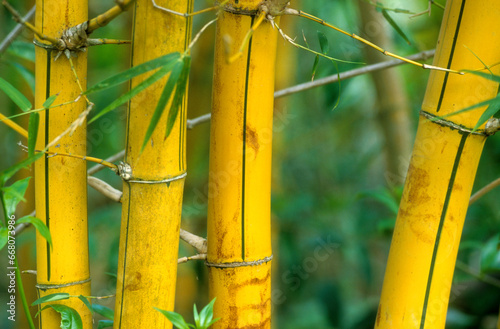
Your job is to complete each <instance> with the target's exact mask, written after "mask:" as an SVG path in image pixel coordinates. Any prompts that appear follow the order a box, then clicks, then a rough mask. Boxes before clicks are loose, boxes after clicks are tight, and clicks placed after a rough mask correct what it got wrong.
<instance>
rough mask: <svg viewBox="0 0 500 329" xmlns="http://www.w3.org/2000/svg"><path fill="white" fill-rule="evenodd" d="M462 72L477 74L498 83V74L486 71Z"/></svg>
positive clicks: (499, 78) (499, 80) (499, 76)
mask: <svg viewBox="0 0 500 329" xmlns="http://www.w3.org/2000/svg"><path fill="white" fill-rule="evenodd" d="M479 60H480V59H479ZM464 72H468V73H472V74H475V75H479V76H480V77H483V78H485V79H488V80H491V81H495V82H498V83H500V75H494V74H491V73H486V72H477V71H468V70H465V71H464Z"/></svg>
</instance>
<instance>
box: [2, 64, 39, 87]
mask: <svg viewBox="0 0 500 329" xmlns="http://www.w3.org/2000/svg"><path fill="white" fill-rule="evenodd" d="M5 63H6V64H8V65H10V66H12V67H13V68H14V69H15V70H17V72H19V75H20V76H22V77H23V79H24V81H26V83H27V84H28V85H29V86H30V88H31V91H32V92H33V94H34V93H35V74H34V73H33V72H31V71H30V70H28V69H27V68H26V67H24V66H23V65H21V64H19V63H16V62H5Z"/></svg>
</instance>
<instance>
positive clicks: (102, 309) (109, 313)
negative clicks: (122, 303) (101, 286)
mask: <svg viewBox="0 0 500 329" xmlns="http://www.w3.org/2000/svg"><path fill="white" fill-rule="evenodd" d="M92 310H94V312H96V313H97V314H100V315H102V316H103V317H105V318H106V319H110V320H113V318H114V316H115V312H114V311H113V310H112V309H110V308H109V307H106V306H103V305H99V304H92Z"/></svg>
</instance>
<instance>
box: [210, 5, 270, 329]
mask: <svg viewBox="0 0 500 329" xmlns="http://www.w3.org/2000/svg"><path fill="white" fill-rule="evenodd" d="M260 2H261V1H260V0H253V1H251V0H249V1H239V2H238V1H234V0H232V1H229V2H228V6H230V7H231V8H232V12H231V13H230V12H226V11H224V10H223V11H221V13H220V14H219V21H218V23H217V32H216V44H215V46H216V50H215V69H214V84H213V85H214V90H213V104H212V122H211V133H210V173H209V185H208V187H209V191H208V197H209V200H208V255H207V265H208V266H209V291H210V293H209V294H210V299H212V298H217V300H216V302H215V306H214V316H215V317H220V318H221V320H220V321H219V322H217V323H216V324H215V325H214V326H213V327H214V329H221V328H225V329H226V328H227V329H229V328H230V329H238V328H271V258H272V250H271V227H270V217H271V209H270V196H271V148H272V147H271V146H272V122H273V91H274V72H275V60H276V59H275V58H276V45H277V31H276V29H273V28H272V26H271V24H270V23H269V22H267V21H264V22H263V23H262V24H261V25H260V26H259V27H258V28H257V29H256V31H255V33H254V34H253V36H252V38H251V39H250V41H249V43H248V45H247V46H246V47H245V48H244V51H243V54H242V56H240V57H239V58H237V59H236V60H235V61H234V62H233V63H231V64H228V58H229V57H230V56H231V55H233V54H235V53H237V52H238V51H239V49H240V47H241V44H242V42H243V40H244V39H245V35H246V34H247V31H249V29H250V27H251V26H252V25H253V23H254V22H255V21H256V20H257V16H248V15H241V14H239V13H238V10H244V11H245V12H248V11H255V10H256V9H257V7H258V5H259V3H260Z"/></svg>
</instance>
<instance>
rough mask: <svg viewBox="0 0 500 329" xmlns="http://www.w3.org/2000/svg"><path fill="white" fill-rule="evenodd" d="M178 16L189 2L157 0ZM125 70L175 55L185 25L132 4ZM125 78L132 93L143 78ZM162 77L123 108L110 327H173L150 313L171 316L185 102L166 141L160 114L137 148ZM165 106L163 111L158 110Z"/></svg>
mask: <svg viewBox="0 0 500 329" xmlns="http://www.w3.org/2000/svg"><path fill="white" fill-rule="evenodd" d="M157 3H158V4H159V5H162V6H165V7H168V8H171V9H173V10H176V11H180V12H190V11H192V6H193V1H192V0H175V1H165V0H164V1H157ZM134 15H135V16H134V27H133V40H132V44H133V45H132V48H133V49H132V65H133V66H136V65H139V64H141V63H144V62H146V61H149V60H152V59H154V58H157V57H160V56H162V55H165V54H169V53H173V52H176V51H180V52H183V51H184V50H185V49H186V48H187V45H188V44H189V40H190V37H191V19H190V18H184V17H179V16H176V15H171V14H169V13H165V12H163V11H161V10H159V9H157V8H155V7H154V6H153V4H152V2H151V1H150V0H138V1H137V2H136V4H135V14H134ZM149 76H150V74H144V75H142V76H140V77H137V78H134V79H133V80H132V84H131V87H134V86H136V85H138V84H139V83H141V82H142V81H144V79H147V78H148V77H149ZM166 80H167V77H166V78H164V79H161V80H160V81H159V82H157V83H155V84H153V85H152V86H151V87H149V88H148V89H146V90H144V91H143V92H142V93H140V94H138V95H137V96H136V97H134V98H133V99H132V100H131V102H130V104H129V108H128V115H127V137H126V138H127V139H126V148H125V150H126V154H125V162H126V163H127V164H128V165H129V166H130V168H131V177H130V179H129V180H126V181H124V184H123V198H122V225H121V232H120V251H119V265H118V280H117V295H116V305H115V318H114V328H120V329H127V328H130V329H136V328H172V324H171V323H170V321H168V320H167V318H165V316H163V315H162V314H161V313H160V312H158V311H156V310H155V309H154V307H157V308H159V309H162V310H169V311H173V309H174V298H175V285H176V276H177V258H178V247H179V229H180V220H181V209H182V196H183V189H184V177H185V173H186V160H185V159H186V154H185V142H186V109H187V108H186V100H187V94H186V95H185V96H184V101H183V104H182V106H181V109H180V110H179V115H178V116H177V119H176V121H175V123H174V125H173V128H172V131H171V133H170V135H169V137H168V138H166V139H165V127H166V122H167V115H163V116H162V118H161V120H160V121H159V124H158V126H157V128H156V130H155V131H154V133H153V135H152V136H151V138H150V139H149V140H148V143H147V146H146V147H145V149H144V151H143V152H142V153H141V148H142V145H143V141H144V138H145V135H146V131H147V129H148V126H149V124H150V121H151V118H152V116H153V113H154V111H155V108H156V105H157V103H158V99H159V98H160V95H161V93H162V90H163V86H164V85H165V83H166ZM169 107H170V103H169V105H167V109H166V111H165V112H167V113H168V110H169Z"/></svg>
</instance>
